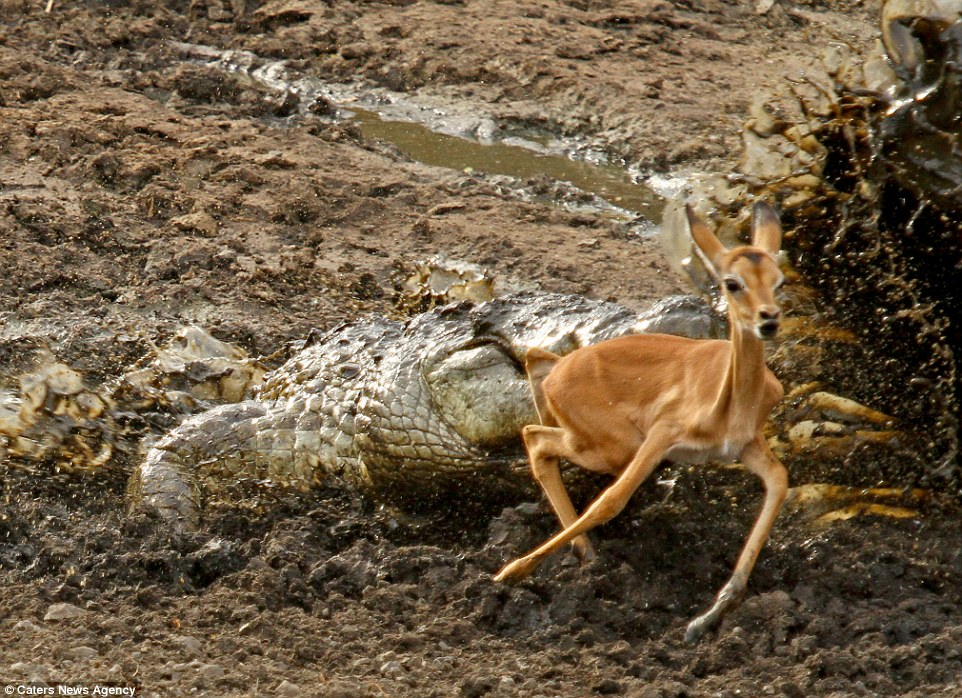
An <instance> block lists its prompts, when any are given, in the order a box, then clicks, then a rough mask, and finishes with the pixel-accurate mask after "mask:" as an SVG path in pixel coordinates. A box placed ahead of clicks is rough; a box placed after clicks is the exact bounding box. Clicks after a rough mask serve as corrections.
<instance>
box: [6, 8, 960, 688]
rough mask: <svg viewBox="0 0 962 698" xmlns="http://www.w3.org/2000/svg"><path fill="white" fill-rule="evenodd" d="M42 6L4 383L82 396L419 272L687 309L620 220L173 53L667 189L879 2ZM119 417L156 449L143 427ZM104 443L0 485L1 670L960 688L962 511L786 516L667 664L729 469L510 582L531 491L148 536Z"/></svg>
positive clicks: (866, 28) (719, 148) (360, 681)
mask: <svg viewBox="0 0 962 698" xmlns="http://www.w3.org/2000/svg"><path fill="white" fill-rule="evenodd" d="M768 5H771V7H769V8H768V9H767V12H765V13H763V14H758V13H756V11H755V9H756V6H757V7H758V8H759V9H765V7H766V6H768ZM44 9H45V8H44V7H43V6H41V5H40V4H37V3H25V2H9V1H6V0H4V1H3V2H0V85H2V90H0V239H2V247H0V255H2V263H3V266H4V269H5V274H3V276H2V277H0V304H2V305H0V322H2V327H0V382H2V384H0V389H14V388H16V380H17V376H18V375H19V374H20V373H22V372H23V371H25V370H27V369H29V368H31V367H32V366H34V365H35V364H37V362H43V361H46V360H47V358H46V357H48V356H50V355H52V356H54V357H56V358H57V359H58V360H60V361H64V362H66V363H68V364H70V365H71V366H74V367H75V368H77V369H78V370H80V371H82V372H83V373H84V375H85V376H86V379H87V381H88V382H89V383H90V384H91V385H99V384H101V383H104V382H107V381H109V380H110V379H112V378H114V377H116V376H117V375H119V374H120V373H121V372H123V371H124V370H126V369H127V368H128V367H129V366H130V365H132V364H133V363H135V362H136V361H137V360H139V359H141V358H142V357H144V356H146V355H147V354H148V353H149V351H150V349H151V344H152V343H162V342H163V341H165V340H166V339H168V338H169V337H170V336H171V335H172V334H173V332H174V331H175V330H176V329H177V328H178V327H180V326H182V325H184V324H187V323H192V322H195V323H198V324H201V325H203V326H204V327H206V328H207V329H209V330H210V331H211V332H212V333H213V334H214V335H215V336H217V337H219V338H221V339H224V340H227V341H231V342H234V343H237V344H238V345H240V346H242V347H244V348H245V349H247V350H248V351H249V352H250V353H251V354H254V355H269V354H271V353H273V352H275V351H277V350H278V349H280V348H282V347H283V346H284V344H285V343H286V342H288V341H291V340H295V339H300V338H303V337H304V336H306V335H307V334H308V333H309V332H310V330H311V329H312V328H316V327H317V328H327V327H331V326H334V325H336V324H337V323H339V322H342V321H344V320H348V319H351V318H354V317H357V316H358V315H360V314H364V313H368V312H384V313H398V312H400V311H399V310H397V304H396V297H397V294H398V292H399V289H400V288H401V285H402V282H403V280H404V279H405V278H406V277H407V276H408V275H409V274H410V273H411V271H413V270H414V268H415V267H416V265H417V263H418V262H419V261H420V260H422V259H424V258H426V257H429V256H431V255H434V254H436V253H442V254H445V255H447V256H449V257H453V258H457V259H464V260H468V261H472V262H475V263H478V264H481V265H484V266H486V267H488V268H490V270H491V271H492V272H493V273H494V274H495V275H496V276H497V277H498V279H499V283H501V284H503V285H504V287H506V288H511V287H534V288H541V289H544V290H550V291H564V292H578V293H585V294H589V295H592V296H596V297H600V298H613V299H615V300H617V301H619V302H621V303H624V304H626V305H630V306H634V307H638V308H642V307H644V306H645V304H646V303H648V302H649V301H651V300H652V299H655V298H659V297H661V296H664V295H666V294H668V293H673V292H678V291H680V290H682V289H683V288H684V287H683V286H682V282H681V281H680V280H679V279H677V277H675V276H674V275H673V273H672V272H671V271H670V270H669V268H668V264H667V262H666V260H665V259H664V258H663V256H662V254H661V251H660V249H659V247H658V245H657V242H656V241H655V240H653V239H652V238H650V237H648V236H647V235H646V234H645V233H644V231H645V229H646V228H645V225H644V221H643V220H638V219H634V218H633V217H632V216H631V215H627V216H624V215H612V214H611V211H610V210H606V209H604V208H603V207H601V208H598V207H597V206H595V204H596V203H597V202H596V201H595V200H594V199H593V198H592V197H591V196H589V195H587V194H583V193H580V192H578V191H574V190H572V189H571V188H570V187H567V186H561V185H558V184H557V183H555V182H554V181H552V180H550V179H549V178H547V177H544V176H537V175H536V176H523V177H522V178H521V179H520V180H512V179H510V178H506V177H504V176H503V175H490V174H486V173H484V172H482V171H480V170H479V169H478V168H475V167H473V166H471V165H464V164H463V163H461V164H458V165H457V167H456V168H455V169H448V168H439V167H435V166H428V165H424V164H420V163H417V162H415V161H413V160H412V159H411V158H410V157H409V156H408V155H405V154H404V152H403V147H402V146H400V145H392V144H389V143H385V142H383V141H381V140H379V139H376V138H373V137H372V135H371V133H370V132H369V131H366V130H365V126H364V124H363V123H360V122H359V121H351V120H346V119H342V118H339V110H341V109H347V108H348V105H339V104H332V103H331V102H330V101H327V100H323V99H322V100H313V101H311V103H309V104H308V103H305V100H304V99H301V100H296V99H293V97H291V95H288V94H286V93H285V92H283V91H278V90H277V89H274V88H272V87H271V86H270V85H269V84H266V83H265V82H264V81H263V80H258V79H252V78H251V76H250V75H249V73H247V72H244V71H239V70H229V69H225V68H224V67H223V66H214V65H210V64H209V62H207V61H200V60H196V59H189V58H188V57H185V55H184V52H183V50H182V49H180V48H178V44H185V43H186V44H190V45H193V46H206V47H213V48H214V49H217V50H225V49H234V50H246V51H250V52H252V53H253V54H254V55H256V56H258V57H260V59H262V60H263V61H266V62H269V61H272V60H277V59H281V58H283V59H287V61H288V68H289V69H290V70H292V71H295V72H296V74H297V75H302V76H307V77H310V78H312V79H316V80H319V81H326V82H329V83H337V82H338V81H351V82H353V83H357V82H363V83H364V84H365V85H366V87H367V88H379V89H381V90H388V91H390V92H391V93H404V94H407V95H408V96H410V97H411V98H412V99H413V100H414V101H416V102H417V103H419V104H422V105H425V106H427V108H428V109H429V110H434V111H435V112H445V114H443V115H442V116H444V115H447V114H452V115H454V116H457V117H458V118H457V119H455V118H454V116H452V118H450V119H449V120H448V121H449V122H451V123H454V122H455V121H457V122H458V123H465V122H464V121H463V119H462V117H463V116H464V115H465V114H467V115H468V116H469V117H471V118H473V119H474V121H470V119H468V121H469V122H470V123H473V124H475V125H474V126H470V127H466V128H467V130H469V131H470V130H472V129H473V132H474V134H475V135H476V136H478V137H480V138H481V139H482V140H484V138H485V137H487V136H492V137H494V138H495V139H498V138H508V139H511V138H516V139H520V140H521V141H525V142H526V143H528V144H530V143H536V144H540V145H542V146H545V147H548V148H549V149H551V148H555V147H556V146H555V145H554V144H560V145H558V146H557V148H560V149H562V150H563V149H569V150H572V151H574V152H576V154H578V155H579V156H580V157H582V158H588V159H589V160H590V159H592V158H596V157H597V155H598V154H599V153H607V154H609V156H610V157H612V158H617V157H625V158H626V159H627V160H628V162H629V163H630V164H632V165H633V166H635V168H637V170H638V171H653V172H657V173H658V174H660V175H663V176H671V175H676V174H679V173H684V172H685V171H691V170H704V169H708V170H715V171H719V170H722V171H723V170H725V169H728V168H731V166H732V163H733V162H734V161H735V160H736V159H737V156H738V148H739V146H738V131H739V128H740V124H741V122H742V121H743V119H744V118H745V114H746V113H747V111H748V106H749V103H750V100H751V97H752V94H753V92H754V90H755V88H757V87H758V86H760V85H762V84H775V83H777V82H779V81H782V80H784V78H785V76H788V75H794V74H797V73H798V72H799V71H801V70H803V69H805V68H806V67H807V66H809V65H811V64H812V63H813V62H814V60H815V58H816V57H817V54H818V52H819V50H820V49H819V47H820V46H822V45H824V44H825V43H827V42H829V41H831V40H839V41H844V42H847V43H850V44H853V45H855V46H865V45H867V44H868V43H869V42H870V41H871V39H872V37H873V36H874V34H875V29H874V27H875V26H876V23H875V18H876V15H877V12H878V3H876V2H864V3H849V2H845V3H841V2H839V3H834V2H806V3H801V2H799V3H787V2H775V3H774V4H771V3H766V2H759V3H744V2H742V3H735V2H724V1H722V0H707V1H706V2H697V3H696V2H675V3H667V2H658V1H648V0H639V1H638V2H634V3H627V4H626V3H606V2H593V1H588V0H586V1H583V2H582V1H578V2H574V1H572V2H555V1H553V0H548V1H546V2H541V3H537V4H532V3H521V2H517V3H515V2H488V1H486V0H485V1H482V0H478V1H477V2H474V1H472V0H467V1H466V2H463V3H461V2H453V3H447V2H445V3H432V2H393V3H363V2H356V3H355V2H339V3H334V4H332V5H316V4H308V3H299V2H297V1H296V0H292V1H288V2H274V3H268V4H265V5H263V6H255V5H253V4H250V5H247V6H244V3H243V2H232V3H222V2H219V1H218V0H210V1H209V2H208V3H207V4H204V3H202V2H195V3H192V4H190V5H187V4H186V3H169V4H157V3H135V4H133V5H130V6H125V7H123V8H119V7H114V6H113V5H112V4H110V3H104V4H89V5H85V6H83V7H78V6H76V5H75V4H71V3H66V2H63V3H61V2H54V3H52V5H51V7H50V12H49V13H46V12H44ZM746 75H747V76H750V78H749V79H746V77H745V76H746ZM368 106H370V105H368ZM374 106H375V107H376V106H377V105H376V104H375V105H374ZM366 108H368V107H366ZM372 111H377V109H376V108H375V109H373V110H372ZM341 116H343V115H341ZM491 124H494V131H491V130H490V129H489V126H490V125H491ZM479 126H480V127H482V131H483V132H482V131H479V130H478V127H479ZM464 130H465V128H461V131H464ZM486 134H487V136H486ZM510 143H516V141H510V142H509V144H510ZM612 198H614V197H612ZM632 208H641V207H640V206H639V207H632ZM639 212H640V211H639ZM132 428H134V429H135V430H136V431H137V433H138V434H140V435H142V436H144V437H145V438H149V437H150V436H151V435H152V434H154V433H156V432H159V431H161V430H162V429H163V428H164V424H163V423H150V422H141V423H137V424H135V425H132ZM124 446H125V447H126V448H127V451H126V452H125V451H120V452H118V454H117V455H116V456H115V458H114V460H113V461H112V462H111V463H110V464H109V465H108V466H107V467H105V468H104V469H103V471H102V472H100V473H97V474H93V475H86V474H69V473H57V472H56V471H55V468H54V466H53V464H43V463H41V464H33V465H31V470H30V471H26V470H24V469H23V464H21V463H16V462H13V461H7V462H5V464H4V466H5V467H4V470H3V480H2V499H0V581H2V584H3V588H4V593H3V595H2V597H0V682H4V681H27V680H34V681H47V682H54V681H67V682H93V681H100V682H103V681H114V682H119V683H122V684H127V685H136V686H137V687H138V690H139V694H140V695H151V694H153V695H180V694H187V693H191V692H195V693H196V692H200V693H208V694H215V695H263V694H268V695H270V694H276V695H292V696H294V695H319V696H366V695H370V696H407V695H410V696H426V695H437V696H457V695H463V696H483V695H491V696H537V695H543V696H585V695H596V694H597V695H631V696H759V695H775V696H779V695H783V696H816V695H818V696H830V695H835V696H849V695H899V696H919V697H921V696H952V695H959V694H962V650H960V649H959V647H960V646H962V644H960V640H962V608H960V607H959V604H958V593H957V589H958V588H959V584H960V582H962V579H960V577H962V554H960V552H959V548H958V540H959V537H960V530H959V529H960V524H959V520H960V517H959V514H960V510H959V505H958V504H957V503H956V502H955V501H954V500H951V499H945V500H943V499H942V498H941V497H939V496H938V495H932V496H930V497H928V498H926V499H922V500H919V499H910V500H909V501H902V500H900V499H898V501H897V502H896V503H899V504H901V505H904V508H903V509H900V510H898V511H902V512H903V513H904V512H905V511H906V510H908V515H906V516H904V517H901V518H899V517H895V516H889V515H881V514H880V512H888V513H889V514H891V513H893V511H894V510H882V509H870V510H868V513H866V514H864V515H862V516H856V517H854V518H845V517H844V516H836V517H830V518H834V519H835V520H834V521H824V520H823V521H819V520H817V518H816V514H815V513H813V511H812V509H811V508H803V509H798V508H793V506H792V505H791V504H790V505H789V507H788V509H787V512H786V515H785V516H784V517H783V518H782V519H781V520H780V521H779V523H778V524H777V526H776V528H775V531H774V533H773V538H772V541H771V544H770V545H769V547H768V548H767V549H766V551H765V552H764V553H763V556H762V558H761V561H760V563H759V566H758V568H757V570H756V573H755V575H754V577H753V579H752V583H751V595H750V596H749V598H748V599H747V600H746V602H745V604H744V606H743V607H742V608H741V609H739V610H738V611H737V612H735V613H734V614H733V615H732V616H731V617H730V618H729V619H728V620H727V621H726V622H725V623H724V625H723V626H722V628H721V629H720V631H719V632H718V633H717V635H716V636H712V637H710V638H708V639H707V640H705V641H704V642H702V643H701V644H700V645H699V646H698V647H695V648H689V647H686V646H684V644H683V642H682V633H683V629H684V625H685V623H686V621H687V620H688V619H689V618H690V617H691V616H692V615H694V614H695V613H697V612H698V611H699V610H702V609H703V608H705V606H706V605H707V604H708V603H709V601H710V599H711V597H712V595H713V593H714V592H715V590H716V589H717V588H718V587H719V586H720V585H721V584H722V583H723V582H724V580H725V578H726V575H727V573H728V571H729V570H730V567H731V565H732V563H733V560H734V558H735V556H736V555H737V552H738V549H739V547H740V544H741V541H742V538H743V536H744V535H745V533H746V532H747V530H748V528H749V526H750V524H751V520H752V517H753V514H754V510H755V508H756V507H757V505H758V503H759V501H760V487H759V486H758V485H757V483H755V482H754V481H753V480H752V479H751V478H750V477H749V476H747V475H744V474H743V473H741V472H740V471H737V470H728V469H725V470H720V469H711V470H703V471H695V472H692V471H688V470H684V469H682V470H669V471H666V472H664V473H662V476H661V479H660V484H659V483H656V482H652V483H649V484H646V485H645V486H644V487H643V488H642V490H641V491H640V492H639V493H638V495H637V497H636V500H635V502H633V504H632V505H631V507H629V509H628V510H627V511H626V512H625V513H624V514H623V515H622V516H621V517H619V519H618V520H616V521H615V522H612V523H611V524H609V525H607V526H605V527H603V528H601V529H599V530H598V531H597V532H596V533H595V534H594V540H595V541H596V544H597V547H598V550H599V560H598V561H597V562H596V563H595V564H594V565H593V566H591V567H589V568H587V569H583V570H582V569H579V567H578V566H577V564H575V562H574V560H573V559H571V558H570V557H567V556H559V557H558V558H556V559H553V560H551V561H550V562H549V563H547V564H546V565H545V566H544V568H543V569H542V570H541V571H539V573H538V574H537V575H536V576H535V577H534V578H533V579H531V580H530V581H528V582H526V583H524V584H521V585H519V586H517V587H513V588H505V587H499V586H495V585H494V584H492V583H491V581H490V575H491V574H492V573H493V572H494V571H496V570H497V569H498V568H499V567H500V565H501V564H502V563H503V561H505V560H506V559H508V558H509V557H511V556H513V555H515V554H517V553H519V552H521V551H523V550H525V549H526V548H528V547H530V546H531V545H533V544H534V543H536V542H537V541H539V540H540V539H542V538H544V537H546V536H547V535H548V534H550V533H551V531H552V530H553V527H554V522H553V520H552V517H551V515H550V512H548V511H547V509H546V508H545V506H544V505H543V504H542V503H540V502H539V501H537V500H536V498H533V499H532V502H533V503H532V504H530V505H522V506H520V507H515V508H510V509H506V510H503V511H502V510H499V509H498V508H495V509H494V510H490V511H469V512H465V511H464V510H463V509H459V504H458V503H457V502H451V504H450V509H449V510H448V511H445V512H393V511H388V510H383V509H380V508H379V507H378V506H377V505H376V504H374V503H372V502H368V501H357V500H353V499H351V498H349V497H348V496H346V495H345V494H343V493H341V492H338V491H337V490H333V489H332V490H321V491H317V492H312V493H310V494H303V495H294V494H290V493H277V492H270V491H267V492H264V493H263V494H262V496H260V497H257V498H254V499H252V500H251V501H250V502H249V504H248V505H247V506H241V507H224V508H222V509H218V510H215V511H214V512H213V513H212V516H211V517H210V521H209V523H208V524H207V525H206V527H205V528H204V529H203V530H202V531H201V532H199V533H196V534H189V535H182V536H171V535H170V534H169V533H168V532H166V531H165V530H164V528H163V527H162V526H157V525H156V523H155V522H152V521H150V520H148V519H145V518H142V517H134V518H128V517H126V516H125V515H124V511H123V489H124V485H125V481H126V476H127V473H128V472H129V470H130V468H131V466H132V464H133V463H134V462H136V460H137V458H138V457H139V455H138V453H137V450H136V442H135V441H133V442H131V443H125V444H124ZM672 483H673V484H672ZM829 508H831V507H829ZM465 521H470V522H471V523H470V525H468V526H466V525H465Z"/></svg>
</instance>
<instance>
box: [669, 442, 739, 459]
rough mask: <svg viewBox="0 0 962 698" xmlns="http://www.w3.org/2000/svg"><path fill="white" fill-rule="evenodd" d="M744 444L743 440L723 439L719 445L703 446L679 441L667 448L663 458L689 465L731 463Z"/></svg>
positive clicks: (736, 457)
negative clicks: (716, 462) (715, 462)
mask: <svg viewBox="0 0 962 698" xmlns="http://www.w3.org/2000/svg"><path fill="white" fill-rule="evenodd" d="M746 444H747V442H745V441H725V442H724V443H722V444H721V445H717V444H709V445H705V446H699V445H697V444H686V443H680V444H677V445H676V446H672V447H671V448H670V449H668V453H666V454H665V458H666V459H667V460H670V461H672V462H674V463H688V464H690V465H698V464H699V463H706V462H708V461H719V462H722V463H731V462H732V461H735V460H738V456H739V455H741V452H742V450H743V449H744V448H745V446H746Z"/></svg>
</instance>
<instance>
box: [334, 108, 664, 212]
mask: <svg viewBox="0 0 962 698" xmlns="http://www.w3.org/2000/svg"><path fill="white" fill-rule="evenodd" d="M348 109H349V110H350V111H351V113H352V114H353V119H354V120H355V121H356V122H357V123H358V125H359V126H360V128H361V132H362V133H363V134H364V135H365V136H367V137H368V138H376V139H379V140H382V141H387V142H389V143H392V144H393V145H394V146H395V147H397V149H398V150H400V151H401V152H402V153H404V154H405V155H407V156H408V157H410V158H412V159H414V160H417V161H419V162H423V163H425V164H427V165H434V166H437V167H448V168H452V169H456V170H461V171H465V172H484V173H486V174H495V175H506V176H508V177H513V178H516V179H520V180H529V179H536V178H538V177H547V178H549V179H552V180H556V181H559V182H567V183H569V184H571V185H572V186H574V187H575V188H576V189H578V190H580V191H582V192H585V193H587V194H590V195H591V196H592V197H597V198H598V199H600V201H596V202H593V203H589V204H588V205H587V207H592V208H597V209H603V210H604V211H605V212H606V213H610V214H613V215H615V216H616V217H619V218H625V219H632V218H637V217H638V216H644V217H645V218H647V219H648V220H652V219H656V218H657V217H658V216H659V215H660V213H661V211H662V209H663V208H664V200H663V199H662V198H661V197H660V196H659V195H658V194H656V193H655V192H654V191H652V190H651V189H650V188H648V187H646V186H644V185H642V184H638V183H636V182H634V181H633V180H632V178H631V176H630V174H629V173H628V171H627V170H625V169H624V168H621V167H617V166H614V165H608V164H603V163H594V162H588V161H585V160H574V159H572V158H570V157H567V156H565V155H559V154H554V153H551V152H544V151H540V150H539V149H537V148H535V147H532V145H537V144H536V143H533V142H530V141H525V142H524V143H525V144H524V145H515V144H514V143H513V142H512V141H514V142H519V141H521V140H522V139H511V140H507V139H506V140H501V141H499V140H494V141H492V142H488V143H484V142H481V141H478V140H474V139H469V138H465V137H463V136H455V135H449V134H446V133H441V132H437V131H432V130H431V129H430V128H429V127H427V126H425V125H423V124H419V123H416V122H409V121H392V120H390V118H387V117H384V116H382V115H380V114H378V113H376V112H374V111H371V110H368V109H361V108H357V107H353V106H349V107H348ZM529 143H530V144H531V145H529ZM545 150H547V149H545Z"/></svg>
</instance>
